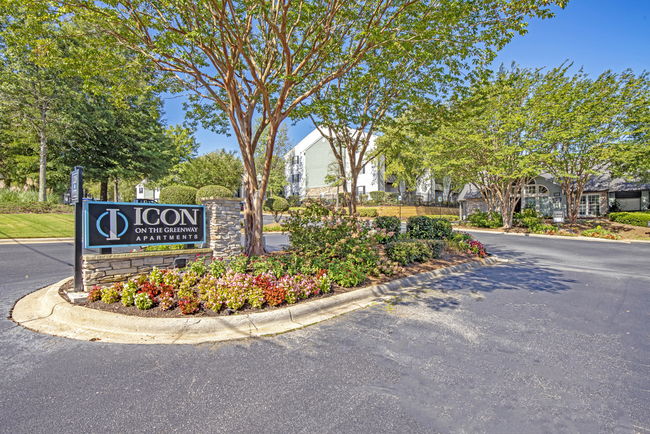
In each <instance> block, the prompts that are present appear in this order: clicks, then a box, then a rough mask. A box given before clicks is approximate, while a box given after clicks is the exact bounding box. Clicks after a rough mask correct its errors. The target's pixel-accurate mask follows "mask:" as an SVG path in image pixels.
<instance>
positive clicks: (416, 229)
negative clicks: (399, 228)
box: [406, 216, 452, 240]
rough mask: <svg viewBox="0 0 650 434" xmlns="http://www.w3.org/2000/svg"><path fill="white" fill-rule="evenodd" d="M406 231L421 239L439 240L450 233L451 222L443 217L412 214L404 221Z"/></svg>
mask: <svg viewBox="0 0 650 434" xmlns="http://www.w3.org/2000/svg"><path fill="white" fill-rule="evenodd" d="M406 233H407V234H408V236H409V237H411V238H416V239H421V240H441V239H443V238H448V237H450V236H451V234H452V228H451V223H450V222H448V221H447V220H443V219H435V218H431V217H426V216H412V217H409V219H408V220H407V221H406Z"/></svg>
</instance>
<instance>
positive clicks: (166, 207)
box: [83, 201, 205, 249]
mask: <svg viewBox="0 0 650 434" xmlns="http://www.w3.org/2000/svg"><path fill="white" fill-rule="evenodd" d="M83 217H84V218H83V226H84V237H83V238H84V248H86V249H99V248H108V247H132V246H145V245H147V246H148V245H164V244H201V243H204V242H205V207H204V206H201V205H172V204H148V203H136V204H134V203H122V202H95V201H87V202H84V216H83Z"/></svg>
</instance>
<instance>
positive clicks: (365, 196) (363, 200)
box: [358, 194, 368, 203]
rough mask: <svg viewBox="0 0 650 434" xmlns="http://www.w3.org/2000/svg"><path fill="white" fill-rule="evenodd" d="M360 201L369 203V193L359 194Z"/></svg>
mask: <svg viewBox="0 0 650 434" xmlns="http://www.w3.org/2000/svg"><path fill="white" fill-rule="evenodd" d="M358 199H359V203H367V202H368V195H367V194H360V195H359V196H358Z"/></svg>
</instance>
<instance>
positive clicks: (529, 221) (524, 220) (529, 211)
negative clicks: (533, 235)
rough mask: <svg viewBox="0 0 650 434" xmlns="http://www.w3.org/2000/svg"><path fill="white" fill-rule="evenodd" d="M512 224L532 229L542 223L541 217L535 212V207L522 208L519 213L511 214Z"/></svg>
mask: <svg viewBox="0 0 650 434" xmlns="http://www.w3.org/2000/svg"><path fill="white" fill-rule="evenodd" d="M513 220H514V224H515V225H517V226H521V227H524V228H528V229H533V228H536V227H538V226H540V225H541V224H542V218H541V217H540V216H539V215H538V214H537V211H536V210H535V208H524V211H523V212H521V213H515V214H514V216H513Z"/></svg>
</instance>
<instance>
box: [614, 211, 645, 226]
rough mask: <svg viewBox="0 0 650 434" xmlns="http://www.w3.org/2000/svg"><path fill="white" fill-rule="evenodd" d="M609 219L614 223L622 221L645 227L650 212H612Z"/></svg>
mask: <svg viewBox="0 0 650 434" xmlns="http://www.w3.org/2000/svg"><path fill="white" fill-rule="evenodd" d="M609 219H610V220H611V221H613V222H616V223H623V224H626V225H632V226H642V227H647V226H648V222H649V221H650V213H647V212H613V213H610V214H609Z"/></svg>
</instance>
